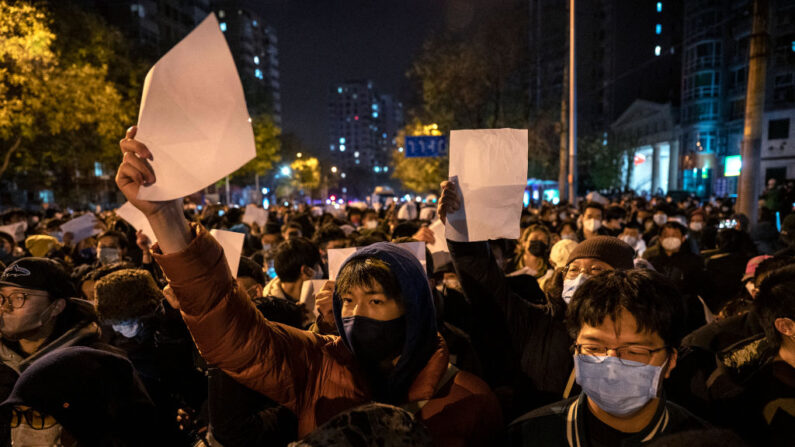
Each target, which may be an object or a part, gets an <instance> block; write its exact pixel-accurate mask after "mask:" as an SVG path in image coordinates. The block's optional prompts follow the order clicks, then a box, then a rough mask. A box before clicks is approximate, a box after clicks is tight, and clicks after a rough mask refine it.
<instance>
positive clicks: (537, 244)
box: [527, 241, 547, 258]
mask: <svg viewBox="0 0 795 447" xmlns="http://www.w3.org/2000/svg"><path fill="white" fill-rule="evenodd" d="M527 251H529V252H530V254H531V255H533V256H535V257H536V258H541V257H543V256H544V255H545V254H547V244H546V243H544V241H530V246H529V247H527Z"/></svg>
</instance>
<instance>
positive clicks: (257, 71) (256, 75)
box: [254, 68, 263, 79]
mask: <svg viewBox="0 0 795 447" xmlns="http://www.w3.org/2000/svg"><path fill="white" fill-rule="evenodd" d="M254 76H255V77H256V78H257V79H263V76H262V70H260V69H259V68H257V69H256V70H254Z"/></svg>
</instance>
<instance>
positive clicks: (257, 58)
mask: <svg viewBox="0 0 795 447" xmlns="http://www.w3.org/2000/svg"><path fill="white" fill-rule="evenodd" d="M254 63H255V64H257V65H259V56H254Z"/></svg>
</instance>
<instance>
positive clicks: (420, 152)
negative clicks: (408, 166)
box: [405, 136, 447, 158]
mask: <svg viewBox="0 0 795 447" xmlns="http://www.w3.org/2000/svg"><path fill="white" fill-rule="evenodd" d="M405 154H406V157H407V158H412V157H443V156H445V155H447V137H443V136H441V137H406V151H405Z"/></svg>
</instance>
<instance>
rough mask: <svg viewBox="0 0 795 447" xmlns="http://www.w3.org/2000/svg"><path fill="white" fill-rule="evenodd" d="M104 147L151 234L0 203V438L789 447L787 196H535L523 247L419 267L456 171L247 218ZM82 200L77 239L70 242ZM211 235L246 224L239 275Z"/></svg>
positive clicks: (792, 266) (455, 251) (793, 251)
mask: <svg viewBox="0 0 795 447" xmlns="http://www.w3.org/2000/svg"><path fill="white" fill-rule="evenodd" d="M121 146H122V150H123V152H125V157H124V161H123V162H122V164H121V166H120V168H119V172H118V174H117V178H116V181H117V184H118V186H119V188H120V189H121V191H122V193H123V194H124V195H125V196H126V198H127V199H128V200H129V201H130V202H131V203H132V204H133V205H134V206H135V207H136V208H138V209H139V210H140V211H141V212H143V214H144V215H146V217H147V218H148V220H149V223H150V225H151V227H152V230H153V231H154V234H155V236H156V238H157V244H153V241H152V240H150V238H149V237H147V236H146V235H145V234H144V233H143V232H142V231H136V229H135V228H133V227H132V226H131V225H130V224H129V223H128V222H126V221H125V220H123V219H121V218H119V217H118V216H117V215H116V214H115V213H114V212H113V211H101V210H96V209H95V210H91V211H79V212H70V211H68V210H58V209H56V208H55V207H50V208H48V209H43V210H37V211H33V210H21V209H12V210H7V211H5V212H4V213H3V214H2V215H0V225H5V226H6V227H3V228H15V229H16V231H14V233H15V234H9V233H3V232H0V262H2V263H3V265H2V267H3V269H2V276H0V305H2V307H1V308H0V336H1V338H0V444H2V445H13V446H34V445H35V446H58V445H64V446H70V445H78V446H138V445H141V446H149V445H168V446H193V445H206V446H225V447H233V446H263V445H293V446H331V445H352V446H354V445H355V446H364V445H372V446H376V445H378V446H402V445H406V446H408V445H412V446H413V445H418V446H425V445H439V446H457V445H461V446H463V445H524V446H533V445H538V446H556V445H560V446H587V445H590V446H635V445H641V444H644V445H649V446H685V445H688V446H691V445H698V446H707V445H716V446H717V445H720V446H721V447H731V446H744V445H761V446H788V445H795V431H793V429H792V422H793V421H795V213H793V212H792V211H793V210H792V209H791V208H787V207H785V206H783V205H782V203H792V202H795V200H793V199H795V198H794V197H793V191H792V190H787V189H785V188H779V190H777V191H776V193H775V197H777V198H778V199H780V200H778V199H777V200H776V201H769V200H762V201H761V202H760V206H761V212H760V218H759V220H758V221H757V222H749V219H748V218H747V217H745V216H743V215H742V214H736V213H735V211H734V210H733V203H732V201H731V200H728V199H697V198H693V197H689V198H685V199H683V200H674V199H673V198H671V197H662V196H660V197H651V198H644V197H640V196H637V195H634V194H615V195H609V196H607V197H605V196H602V195H600V194H596V193H592V194H589V195H588V196H587V197H585V198H582V199H579V200H577V201H576V202H575V203H568V202H561V203H558V204H555V205H553V204H551V203H541V204H536V206H529V207H527V208H525V209H524V210H523V212H522V216H521V222H519V224H520V227H521V235H520V237H519V238H518V239H514V240H505V239H501V240H490V241H482V242H456V241H453V240H447V241H446V244H444V245H446V248H445V249H442V250H437V251H435V252H433V253H432V252H430V251H428V250H426V251H427V252H426V256H425V263H424V265H423V263H421V262H420V261H419V260H418V259H417V258H416V257H415V256H414V255H413V254H411V253H410V252H408V251H407V250H405V249H403V248H401V247H400V246H399V243H402V242H410V241H421V242H425V243H426V245H427V246H429V247H430V246H431V245H433V246H437V243H438V242H440V241H438V240H437V237H438V233H436V232H434V231H432V230H431V228H430V227H431V226H432V224H433V222H434V221H435V220H436V219H441V220H442V221H443V222H444V221H445V219H446V218H447V216H448V215H449V214H450V213H453V212H455V211H456V210H457V209H458V208H459V207H460V206H461V203H459V195H458V194H457V191H456V186H455V184H453V183H450V182H443V183H442V184H441V188H440V191H439V196H438V201H428V202H427V203H418V202H405V203H398V202H392V203H386V204H380V203H379V204H376V205H377V206H374V207H373V208H366V209H360V208H356V207H349V208H347V209H346V208H345V207H336V206H332V207H326V206H310V205H306V204H297V205H291V204H286V205H280V206H274V207H271V209H270V213H269V215H268V219H267V221H266V223H265V224H264V225H257V223H254V222H249V223H246V222H243V216H244V210H243V209H240V208H237V207H228V206H221V205H213V204H191V203H188V201H183V200H177V201H171V202H147V201H143V200H139V199H137V192H138V189H139V188H140V187H142V186H144V185H146V184H150V183H152V182H154V181H155V179H154V176H153V175H152V172H151V171H150V170H149V169H148V168H147V166H146V161H145V160H146V159H147V158H148V157H149V156H150V154H149V152H148V150H147V149H146V147H145V146H144V145H143V144H141V143H139V142H137V141H136V140H135V139H134V131H132V132H131V133H128V136H127V138H125V139H124V140H123V141H122V143H121ZM763 199H764V198H763ZM772 202H775V203H776V204H778V205H775V206H770V203H772ZM89 213H90V214H93V215H94V216H95V217H96V219H97V223H96V231H95V232H93V233H95V234H94V235H93V236H90V237H86V238H84V239H81V240H79V241H76V240H75V235H74V234H71V233H68V232H66V233H64V232H63V231H62V229H61V227H62V226H63V225H64V224H65V223H67V222H69V221H70V220H73V219H76V218H79V217H80V216H82V215H84V214H89ZM777 220H778V222H777ZM779 226H780V229H779ZM210 229H226V230H229V231H235V232H238V233H242V234H244V243H243V249H242V256H241V258H240V262H239V267H238V268H237V271H236V272H232V271H230V268H229V264H228V262H227V260H226V258H225V255H224V252H223V249H222V248H221V246H220V245H219V243H218V242H216V240H215V239H214V238H213V236H212V235H211V234H210V232H209V230H210ZM346 247H357V248H358V250H357V251H356V252H355V253H354V254H352V255H350V256H349V257H348V258H347V259H346V260H345V262H344V263H343V264H342V266H341V267H340V268H339V271H338V272H331V273H332V275H331V276H332V277H335V278H336V279H335V280H334V281H326V282H325V283H324V284H323V285H322V287H320V286H318V287H315V286H314V285H315V284H318V283H317V281H315V280H318V279H327V278H329V273H330V272H329V268H330V265H329V251H330V250H334V249H339V248H346Z"/></svg>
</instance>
